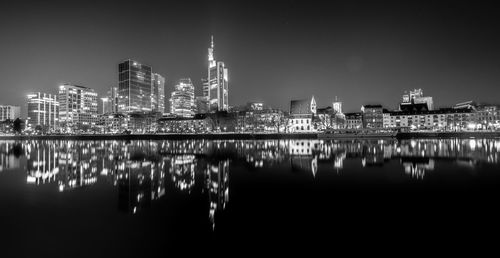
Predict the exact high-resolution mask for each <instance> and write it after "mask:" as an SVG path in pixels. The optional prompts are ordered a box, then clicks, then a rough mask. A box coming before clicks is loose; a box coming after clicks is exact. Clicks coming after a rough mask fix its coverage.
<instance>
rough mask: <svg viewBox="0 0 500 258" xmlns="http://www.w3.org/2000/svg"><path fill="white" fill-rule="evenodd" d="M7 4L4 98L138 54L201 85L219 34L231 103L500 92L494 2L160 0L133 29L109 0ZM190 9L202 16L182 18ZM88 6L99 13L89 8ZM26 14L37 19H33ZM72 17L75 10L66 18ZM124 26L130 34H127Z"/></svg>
mask: <svg viewBox="0 0 500 258" xmlns="http://www.w3.org/2000/svg"><path fill="white" fill-rule="evenodd" d="M1 7H2V8H1V9H2V10H6V14H7V15H4V16H2V18H0V19H1V22H2V24H3V25H2V26H0V31H1V32H2V34H3V35H5V40H4V41H3V42H1V43H0V49H1V50H0V51H1V52H2V56H4V57H5V62H3V63H2V64H0V73H1V76H0V87H1V88H2V91H3V92H5V94H2V96H1V97H0V103H2V104H5V105H19V103H23V99H24V96H26V94H27V93H28V92H31V91H41V92H51V91H52V90H55V89H56V87H57V85H60V84H62V83H64V82H72V83H76V84H81V85H86V86H88V87H90V88H93V89H95V90H96V92H98V93H99V96H104V93H106V91H107V90H108V89H109V87H111V86H115V85H116V84H117V83H118V82H117V80H116V75H115V72H114V69H116V68H115V67H116V65H117V64H118V63H119V61H120V60H123V59H124V58H128V57H130V58H133V59H134V60H139V61H141V62H144V63H146V64H148V65H151V66H152V67H155V71H158V72H159V73H160V74H162V75H164V76H165V77H166V78H167V81H166V83H165V86H166V88H167V90H166V92H165V95H170V91H171V89H172V86H173V85H174V83H175V81H176V80H178V79H180V78H185V77H190V78H192V79H193V83H194V86H195V89H196V95H197V96H200V95H201V90H202V84H201V81H200V80H201V79H202V78H204V77H205V76H206V74H205V73H206V46H207V45H208V44H209V42H210V35H214V37H215V40H216V42H217V52H218V53H219V56H222V57H223V60H224V61H225V62H226V63H228V64H230V67H231V97H230V102H229V104H230V105H231V106H236V105H244V104H245V103H246V102H248V101H263V102H265V103H267V104H269V105H271V106H273V107H276V108H281V109H284V110H286V107H287V106H288V102H289V100H290V99H298V98H304V97H306V96H310V95H314V96H316V98H317V101H318V106H327V105H328V103H331V102H332V101H333V99H334V98H335V96H338V97H339V98H340V99H341V100H342V101H343V103H344V110H345V111H346V112H349V111H357V110H359V107H360V106H361V105H364V104H382V105H383V106H386V107H389V108H394V107H396V105H397V103H398V100H399V99H400V95H401V92H403V91H404V90H406V89H412V88H422V89H424V90H425V91H426V93H427V94H428V95H430V96H434V101H435V103H436V104H437V105H436V107H437V108H438V107H441V106H450V105H453V104H455V103H457V102H462V101H466V100H475V101H479V102H486V103H495V102H497V101H496V98H495V95H496V94H492V93H496V92H498V89H497V88H498V87H496V85H497V81H499V80H500V78H499V77H500V75H499V73H498V72H497V70H498V67H499V61H498V60H500V59H499V58H497V57H498V56H499V55H500V51H499V50H498V49H497V47H496V46H497V45H498V43H499V42H500V39H499V36H498V35H497V34H496V33H492V32H494V31H496V30H497V29H498V25H496V24H495V23H493V22H492V21H493V20H494V17H495V16H494V14H495V13H496V11H495V10H496V9H495V8H493V7H492V6H491V7H490V6H479V5H474V4H470V5H468V4H467V3H466V2H453V3H451V2H450V3H439V4H432V5H431V4H430V3H428V2H427V3H421V2H419V4H413V3H407V4H401V3H400V4H398V3H392V4H386V5H384V6H382V5H377V4H370V3H361V4H357V5H354V4H348V3H337V4H329V5H327V4H321V3H311V4H306V3H305V2H296V1H278V2H276V3H273V4H270V5H266V6H264V5H263V2H258V1H257V2H255V3H252V4H249V3H244V4H239V5H236V4H232V3H228V2H214V5H213V6H210V5H209V4H208V2H190V3H185V4H181V3H176V4H172V5H167V4H159V5H158V7H159V8H156V9H159V10H162V7H163V9H164V10H165V12H166V13H165V14H164V15H157V17H161V18H152V17H155V15H149V14H148V16H150V17H151V18H148V19H146V20H145V26H146V27H148V29H146V32H147V33H145V35H144V36H143V37H142V38H140V37H138V38H134V37H132V38H131V39H130V35H129V34H127V33H126V32H128V30H125V28H127V25H131V28H137V25H134V24H130V22H127V21H126V22H124V23H125V24H123V25H121V24H119V23H115V22H108V20H109V18H116V19H118V20H120V19H122V18H123V17H124V16H123V14H122V13H126V12H121V11H125V10H128V9H127V7H117V6H116V5H114V4H113V3H111V2H107V3H103V4H102V6H99V8H98V7H97V6H95V5H92V4H91V3H79V4H76V5H75V4H64V3H62V4H61V3H59V4H55V3H48V4H46V5H44V6H43V8H38V7H39V6H38V3H31V4H26V5H20V4H17V3H14V4H10V3H9V4H6V3H3V4H2V6H1ZM80 7H81V11H75V10H76V9H78V8H80ZM167 7H168V8H167ZM219 7H220V8H219ZM169 8H170V9H169ZM68 10H70V11H71V12H65V11H68ZM187 10H190V11H192V14H193V15H192V16H193V19H192V20H191V21H188V22H186V23H178V22H175V19H176V18H178V17H180V15H182V11H187ZM247 10H249V12H247ZM35 11H36V12H35ZM98 11H99V12H98ZM155 12H159V11H158V10H156V11H155ZM179 13H180V14H179ZM222 13H227V15H226V16H224V15H222ZM21 14H22V15H21ZM86 14H92V15H91V16H92V17H95V19H88V18H84V15H86ZM156 14H158V13H156ZM25 15H34V16H35V18H36V19H35V18H33V19H28V20H23V19H22V18H23V17H25ZM68 17H72V18H75V19H71V21H68V22H67V24H61V23H57V22H58V21H59V19H64V18H68ZM138 17H139V18H140V17H142V16H141V15H140V14H138ZM78 18H81V19H78ZM34 21H36V22H34ZM229 21H232V22H229ZM56 24H57V26H56ZM100 25H102V26H100ZM241 28H246V30H241ZM125 36H127V37H129V39H128V41H125V42H123V43H120V44H118V43H119V42H120V41H121V39H122V38H123V37H125ZM153 39H154V40H153ZM82 42H87V43H88V44H87V43H85V44H83V43H82ZM479 46H480V47H479ZM382 89H383V90H382ZM492 91H493V92H492ZM264 92H265V94H264ZM360 92H361V93H360ZM23 112H24V111H23Z"/></svg>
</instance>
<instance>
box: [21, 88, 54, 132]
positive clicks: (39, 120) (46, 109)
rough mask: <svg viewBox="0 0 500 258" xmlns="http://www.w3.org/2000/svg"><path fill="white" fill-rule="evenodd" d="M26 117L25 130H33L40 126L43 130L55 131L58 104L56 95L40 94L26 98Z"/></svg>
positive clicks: (35, 93) (36, 93) (33, 94)
mask: <svg viewBox="0 0 500 258" xmlns="http://www.w3.org/2000/svg"><path fill="white" fill-rule="evenodd" d="M26 103H27V110H28V117H27V118H26V128H32V129H35V128H36V126H38V125H40V126H42V128H43V129H45V130H55V129H57V125H58V122H59V102H58V101H57V97H56V95H52V94H46V93H41V92H34V93H30V94H28V95H27V96H26Z"/></svg>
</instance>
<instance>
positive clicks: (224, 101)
mask: <svg viewBox="0 0 500 258" xmlns="http://www.w3.org/2000/svg"><path fill="white" fill-rule="evenodd" d="M205 91H207V93H208V96H207V97H208V99H209V110H210V112H216V111H227V110H228V108H229V103H228V95H229V88H228V69H227V67H225V65H224V62H221V61H217V60H216V59H215V55H214V38H213V37H212V43H211V45H210V48H208V76H207V81H206V83H205V84H204V91H203V92H204V93H205Z"/></svg>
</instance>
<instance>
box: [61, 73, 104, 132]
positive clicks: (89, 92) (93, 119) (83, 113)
mask: <svg viewBox="0 0 500 258" xmlns="http://www.w3.org/2000/svg"><path fill="white" fill-rule="evenodd" d="M58 101H59V123H60V125H61V126H65V127H72V126H78V127H80V126H95V125H96V123H97V122H98V108H97V92H95V91H94V90H93V89H91V88H87V87H84V86H79V85H73V84H68V83H65V84H63V85H60V86H59V95H58Z"/></svg>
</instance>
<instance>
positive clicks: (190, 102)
mask: <svg viewBox="0 0 500 258" xmlns="http://www.w3.org/2000/svg"><path fill="white" fill-rule="evenodd" d="M195 109H196V105H195V99H194V86H193V83H192V82H191V79H189V78H185V79H180V80H179V82H178V83H177V84H176V85H175V89H174V91H172V95H171V97H170V113H171V114H174V115H176V116H180V117H193V116H194V113H195V112H194V111H195Z"/></svg>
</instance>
